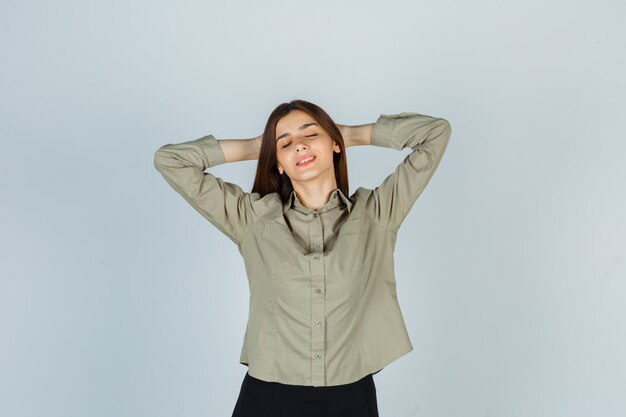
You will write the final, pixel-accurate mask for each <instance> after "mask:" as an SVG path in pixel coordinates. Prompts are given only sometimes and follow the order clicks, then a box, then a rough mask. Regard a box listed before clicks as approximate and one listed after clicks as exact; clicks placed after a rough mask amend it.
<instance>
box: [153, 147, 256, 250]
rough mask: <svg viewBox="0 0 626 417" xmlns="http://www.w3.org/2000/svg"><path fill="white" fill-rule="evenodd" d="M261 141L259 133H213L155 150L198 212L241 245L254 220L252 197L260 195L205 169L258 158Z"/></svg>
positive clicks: (172, 180)
mask: <svg viewBox="0 0 626 417" xmlns="http://www.w3.org/2000/svg"><path fill="white" fill-rule="evenodd" d="M259 143H260V136H258V137H256V138H251V139H223V140H217V139H216V138H215V137H214V136H213V135H207V136H203V137H201V138H199V139H195V140H191V141H187V142H181V143H175V144H171V143H170V144H167V145H163V146H161V147H160V148H158V149H157V150H156V151H155V153H154V166H155V168H156V169H157V171H159V172H160V173H161V175H162V176H163V178H165V180H166V181H167V183H168V184H169V185H170V186H171V187H172V188H173V189H174V190H175V191H176V192H178V193H179V194H180V195H181V196H182V197H183V198H184V199H185V200H186V201H187V202H188V203H189V204H190V205H191V206H192V207H193V208H194V209H195V210H196V211H198V212H199V213H200V214H201V215H202V216H204V217H205V218H206V219H207V220H209V221H210V222H211V223H212V224H213V225H214V226H215V227H217V228H218V229H219V230H220V231H221V232H222V233H224V234H225V235H226V236H228V237H229V238H230V239H231V240H232V241H233V242H235V243H236V244H239V243H240V242H241V239H242V238H243V236H244V235H245V232H246V230H247V228H248V226H249V225H250V223H251V221H252V217H253V213H252V204H251V200H252V199H255V198H259V197H260V196H259V195H258V193H254V194H250V193H246V192H244V191H243V190H242V189H241V187H240V186H239V185H237V184H234V183H230V182H226V181H224V180H222V179H221V178H219V177H216V176H214V175H213V174H211V173H210V172H204V171H205V170H206V169H207V168H210V167H214V166H216V165H219V164H223V163H225V162H235V161H243V160H248V159H257V158H258V155H259V147H258V144H259Z"/></svg>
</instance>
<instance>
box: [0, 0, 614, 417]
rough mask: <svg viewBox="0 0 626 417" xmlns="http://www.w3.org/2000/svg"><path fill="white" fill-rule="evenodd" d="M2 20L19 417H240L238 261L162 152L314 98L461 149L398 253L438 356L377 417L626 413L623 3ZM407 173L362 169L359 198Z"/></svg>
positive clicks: (121, 8) (114, 5)
mask: <svg viewBox="0 0 626 417" xmlns="http://www.w3.org/2000/svg"><path fill="white" fill-rule="evenodd" d="M0 5H1V6H0V24H1V27H0V30H1V36H0V47H1V59H2V64H1V65H0V75H1V77H0V80H1V83H2V86H1V93H0V106H1V109H0V110H1V113H0V117H1V119H0V137H1V144H2V148H1V151H0V155H1V161H2V163H1V164H0V173H1V175H0V185H1V186H2V204H1V205H0V210H1V211H0V228H1V229H0V274H1V279H0V337H1V338H2V339H1V343H0V397H1V399H0V415H2V416H7V417H9V416H10V417H44V416H45V417H47V416H54V417H57V416H58V417H85V416H89V417H113V416H115V417H118V416H119V417H144V416H145V417H174V416H185V417H195V416H197V417H200V416H230V413H231V412H232V408H233V406H234V404H235V400H236V398H237V395H238V392H239V388H240V384H241V381H242V379H243V376H244V373H245V371H246V368H245V367H244V366H242V365H240V364H239V363H238V359H239V353H240V349H241V344H242V342H243V334H244V331H245V324H246V318H247V312H248V310H247V308H248V287H247V280H246V276H245V271H244V268H243V261H242V259H241V258H240V256H239V253H238V252H237V249H236V246H235V245H234V244H232V242H230V240H228V238H227V237H226V236H224V235H221V234H220V232H219V231H218V230H217V229H215V228H213V226H211V225H210V223H208V222H207V221H206V220H204V218H202V217H201V216H200V215H199V214H197V213H196V212H195V211H194V210H193V209H192V208H191V207H190V206H189V205H188V204H187V203H186V202H185V201H184V200H183V199H182V197H180V196H179V195H177V194H176V193H175V192H174V191H173V190H172V189H171V188H170V187H169V186H168V185H167V184H166V183H165V181H164V180H163V178H162V177H161V176H160V175H159V174H158V172H157V171H156V170H155V169H154V167H153V154H154V151H155V150H156V149H157V148H158V147H160V146H161V145H164V144H166V143H175V142H182V141H187V140H192V139H196V138H199V137H201V136H204V135H206V134H209V133H211V134H214V135H215V136H216V137H217V138H220V139H229V138H231V139H235V138H248V137H252V136H256V135H258V134H260V133H261V132H262V129H263V127H264V125H265V121H266V119H267V117H268V116H269V114H270V112H271V110H272V109H273V108H274V107H275V106H276V105H278V104H279V103H281V102H284V101H289V100H291V99H294V98H302V99H306V100H310V101H313V102H315V103H317V104H319V105H320V106H322V107H323V108H324V109H326V110H327V111H328V113H329V114H330V115H331V116H332V117H333V118H334V119H335V121H336V122H337V123H342V124H361V123H370V122H374V121H375V120H376V118H377V117H378V115H379V114H381V113H385V114H391V113H397V112H403V111H412V112H419V113H424V114H429V115H433V116H438V117H444V118H446V119H448V120H449V121H450V123H451V124H452V128H453V134H452V138H451V140H450V144H449V147H448V149H447V152H446V155H445V156H444V159H443V161H442V162H441V164H440V166H439V168H438V171H437V172H436V173H435V175H434V177H433V178H432V180H431V182H430V184H429V185H428V187H427V188H426V190H425V191H424V193H423V194H422V195H421V196H420V198H419V199H418V201H417V202H416V204H415V205H414V207H413V210H412V212H411V213H410V214H409V216H408V217H407V219H406V220H405V222H404V223H403V226H402V228H401V229H400V233H399V235H398V242H397V248H396V253H395V259H396V279H397V282H398V291H399V298H400V305H401V307H402V309H403V312H404V316H405V320H406V323H407V326H408V329H409V333H410V335H411V340H412V342H413V344H414V347H415V349H414V350H413V352H411V353H410V354H408V355H406V356H404V357H402V358H400V359H399V360H397V361H396V362H394V363H393V364H391V365H389V366H388V367H386V368H385V369H384V370H383V371H382V372H381V373H379V374H377V375H376V376H375V381H376V384H377V393H378V399H379V407H380V413H381V416H382V417H405V416H406V417H409V416H411V417H412V416H420V417H421V416H428V417H451V416H454V417H456V416H458V417H521V416H525V417H557V416H567V417H578V416H580V417H588V416H603V417H613V416H615V417H617V416H624V415H625V414H626V397H624V393H625V392H626V361H625V356H624V352H625V351H626V330H625V329H626V327H625V326H624V317H625V315H626V306H625V303H624V299H625V297H624V296H625V295H626V283H625V278H626V268H625V262H626V258H625V257H626V221H625V220H624V213H625V212H626V193H625V192H624V190H625V187H624V180H623V179H624V178H625V177H626V164H625V163H624V162H625V160H626V158H625V156H624V155H625V154H626V143H625V139H626V138H625V135H624V126H623V121H624V111H625V110H626V106H625V104H624V97H625V93H626V85H625V81H624V74H625V73H626V29H625V26H624V25H623V17H624V16H625V15H626V6H624V3H623V2H620V1H617V0H616V1H593V2H592V1H578V2H570V1H551V2H546V1H538V0H529V1H523V2H522V1H517V2H494V1H484V0H481V1H474V2H465V1H458V0H457V1H441V0H440V1H436V2H435V1H388V2H373V1H369V2H364V1H362V0H360V1H356V0H353V1H343V2H339V1H337V2H331V1H316V2H300V1H276V0H274V1H264V2H253V1H249V2H241V1H230V2H225V1H223V2H208V1H204V2H203V1H177V2H161V1H157V2H155V1H147V0H143V1H127V0H125V1H109V2H98V3H96V2H89V1H78V0H76V1H67V0H65V1H56V2H44V1H17V0H2V1H1V3H0ZM407 153H408V152H407V151H406V150H405V152H399V151H394V150H390V149H383V148H375V147H369V146H368V147H359V148H349V149H348V161H349V173H350V190H351V192H353V191H354V190H356V188H357V187H359V186H363V187H370V188H371V187H375V186H376V185H378V184H379V183H380V182H382V180H383V179H384V178H385V177H386V176H387V175H388V174H390V173H391V172H392V171H393V170H394V169H395V167H396V165H397V164H398V163H400V161H401V160H402V159H403V157H404V156H405V155H406V154H407ZM255 168H256V162H254V161H245V162H240V163H236V164H225V165H222V166H219V167H215V169H213V170H212V172H213V173H214V174H215V175H217V176H220V177H222V178H223V179H225V180H227V181H231V182H235V183H237V184H239V185H241V186H242V187H243V188H244V189H245V190H247V191H249V190H250V188H251V186H252V182H253V178H254V172H255Z"/></svg>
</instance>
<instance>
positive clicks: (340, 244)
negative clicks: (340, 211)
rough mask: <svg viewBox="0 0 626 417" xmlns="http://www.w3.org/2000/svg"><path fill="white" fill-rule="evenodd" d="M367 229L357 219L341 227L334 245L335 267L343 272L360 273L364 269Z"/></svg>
mask: <svg viewBox="0 0 626 417" xmlns="http://www.w3.org/2000/svg"><path fill="white" fill-rule="evenodd" d="M368 235H369V234H368V233H367V228H366V227H365V224H363V222H361V221H359V220H358V219H355V220H348V221H347V222H346V223H344V224H343V226H341V229H340V230H339V235H338V237H337V243H336V244H335V251H336V256H337V257H336V262H337V266H338V267H339V268H340V269H342V270H344V271H348V272H350V271H353V272H354V271H357V272H358V271H362V270H363V269H364V268H365V265H366V264H367V262H366V249H367V239H368Z"/></svg>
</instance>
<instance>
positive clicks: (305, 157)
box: [296, 155, 317, 167]
mask: <svg viewBox="0 0 626 417" xmlns="http://www.w3.org/2000/svg"><path fill="white" fill-rule="evenodd" d="M311 157H313V159H312V160H311V161H309V162H307V163H305V164H304V165H298V162H300V161H304V160H305V159H308V158H311ZM316 159H317V157H316V156H315V155H306V156H304V157H302V158H300V160H299V161H298V162H296V166H298V167H306V166H309V165H310V164H312V163H313V162H315V160H316Z"/></svg>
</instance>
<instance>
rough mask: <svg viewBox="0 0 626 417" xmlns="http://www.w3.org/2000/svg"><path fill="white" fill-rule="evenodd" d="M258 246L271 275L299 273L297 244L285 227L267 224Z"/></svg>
mask: <svg viewBox="0 0 626 417" xmlns="http://www.w3.org/2000/svg"><path fill="white" fill-rule="evenodd" d="M260 244H261V245H262V248H261V251H262V253H263V257H264V258H265V263H266V265H267V268H268V270H269V271H270V272H271V273H272V274H273V275H293V274H296V273H299V272H300V269H301V268H300V266H299V264H298V260H299V256H300V254H299V252H298V250H297V248H296V246H297V243H296V241H295V240H294V238H293V236H292V235H291V232H290V231H289V229H288V228H287V226H285V225H281V224H278V223H267V224H266V225H265V226H264V229H263V240H262V241H261V242H260Z"/></svg>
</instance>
